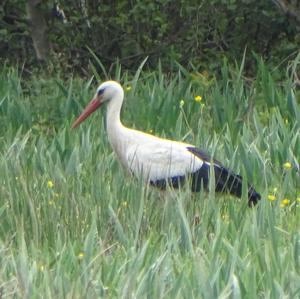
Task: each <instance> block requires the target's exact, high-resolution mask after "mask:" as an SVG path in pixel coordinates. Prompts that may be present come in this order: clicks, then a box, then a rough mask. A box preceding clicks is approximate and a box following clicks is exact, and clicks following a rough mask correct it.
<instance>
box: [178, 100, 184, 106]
mask: <svg viewBox="0 0 300 299" xmlns="http://www.w3.org/2000/svg"><path fill="white" fill-rule="evenodd" d="M183 105H184V100H181V101H180V102H179V106H180V108H182V107H183Z"/></svg>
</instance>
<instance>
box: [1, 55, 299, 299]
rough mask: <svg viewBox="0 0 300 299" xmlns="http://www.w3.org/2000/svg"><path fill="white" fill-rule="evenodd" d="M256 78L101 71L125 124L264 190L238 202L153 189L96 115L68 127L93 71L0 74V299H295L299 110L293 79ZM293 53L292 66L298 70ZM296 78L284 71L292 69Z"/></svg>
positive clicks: (239, 72) (234, 72)
mask: <svg viewBox="0 0 300 299" xmlns="http://www.w3.org/2000/svg"><path fill="white" fill-rule="evenodd" d="M257 64H258V67H257V69H258V71H257V74H256V76H255V79H253V80H251V81H249V79H248V78H245V77H244V76H243V63H242V64H241V66H239V67H230V66H228V65H227V64H226V63H224V64H223V66H222V68H221V71H222V79H221V80H217V79H216V78H215V77H214V76H213V75H212V74H210V73H207V72H204V73H199V72H197V71H192V72H188V71H187V70H186V69H184V68H183V67H181V66H179V67H178V69H177V72H174V73H173V75H171V76H166V75H164V74H163V72H162V71H161V70H158V71H156V72H141V70H140V69H139V71H138V72H137V73H136V75H135V77H130V76H128V75H127V74H126V73H123V75H122V76H121V75H120V74H121V73H122V72H121V69H120V66H116V68H115V69H114V70H111V71H110V72H108V75H107V77H112V78H114V79H116V80H120V81H121V82H122V84H123V85H124V87H125V90H126V102H125V107H124V109H123V114H122V117H123V120H124V123H125V124H127V125H128V126H132V127H136V128H139V129H141V130H144V131H147V132H153V133H154V134H156V135H160V136H168V137H170V138H174V139H178V140H184V141H187V142H191V143H194V144H196V145H198V146H199V147H201V148H203V149H205V150H207V151H208V152H210V153H211V154H213V155H215V156H216V157H217V158H218V159H220V160H222V161H224V164H225V165H228V166H229V167H232V168H233V169H235V170H236V171H237V172H239V173H241V174H242V175H243V176H244V177H245V179H246V181H248V182H251V183H253V184H254V185H255V186H256V188H257V189H258V191H260V192H261V194H262V200H261V202H260V204H259V206H258V207H257V208H253V209H249V208H248V207H247V200H246V198H244V199H243V200H240V201H239V200H237V199H235V198H231V197H230V196H226V195H224V196H217V195H215V194H214V193H213V192H210V193H208V194H207V193H200V194H196V195H192V194H191V193H190V192H189V190H188V189H183V190H180V191H179V192H175V191H173V190H168V191H167V192H166V193H164V194H162V193H160V192H159V191H157V190H156V189H153V188H149V187H147V186H144V185H142V184H141V183H140V182H139V181H137V180H135V179H133V178H131V177H128V176H126V175H124V174H123V173H122V172H121V171H120V166H119V165H118V162H117V161H116V159H115V156H114V154H113V153H112V151H111V149H110V147H109V145H108V141H107V138H106V134H105V128H104V125H103V124H104V123H103V120H102V119H103V112H102V113H101V112H99V113H97V114H96V115H95V116H93V117H91V119H89V121H87V122H86V123H85V124H84V125H82V126H81V127H80V128H79V129H77V130H75V131H72V130H70V122H71V121H72V120H73V119H74V117H75V116H76V115H78V113H79V112H80V111H81V109H82V107H83V106H84V105H85V103H86V102H87V101H88V100H89V98H90V97H91V96H92V94H93V92H94V88H95V86H96V82H95V81H99V80H100V79H101V80H105V75H104V74H103V73H101V74H98V73H97V72H96V69H97V67H94V68H93V69H94V71H95V73H94V76H95V78H96V79H97V80H94V78H92V79H91V80H90V81H89V82H85V81H83V80H82V79H80V78H77V77H74V78H70V79H69V80H68V81H64V80H63V79H61V78H60V77H59V76H57V78H53V77H51V78H45V77H44V78H43V77H39V78H31V80H29V81H23V80H22V76H24V75H23V74H22V72H20V71H16V70H15V69H13V68H9V67H4V69H3V71H2V72H1V74H0V76H1V80H0V130H1V133H0V136H1V137H0V180H1V185H0V217H1V222H0V252H1V254H0V264H1V269H0V286H1V288H0V294H1V296H2V297H3V298H9V297H14V298H41V297H43V298H99V297H105V298H145V297H148V298H257V297H260V298H283V297H289V298H296V297H298V296H299V292H300V290H299V285H300V234H299V225H300V213H299V209H300V189H299V184H300V183H299V182H300V180H299V157H300V139H299V136H300V135H299V129H300V123H299V121H300V117H299V113H300V110H299V109H300V106H299V102H298V101H297V100H296V99H297V97H299V91H297V90H296V86H295V85H294V83H293V82H294V77H292V76H291V75H287V77H286V78H285V80H284V81H282V82H280V84H279V82H277V81H276V76H275V75H274V74H275V73H274V72H272V71H271V70H269V69H268V67H267V66H266V65H265V64H264V63H263V62H261V61H259V60H258V62H257ZM297 65H298V60H295V61H294V63H293V65H291V68H290V69H293V68H294V69H295V68H296V67H297ZM291 73H293V72H287V74H291Z"/></svg>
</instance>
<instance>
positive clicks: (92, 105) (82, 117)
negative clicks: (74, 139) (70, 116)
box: [72, 98, 102, 129]
mask: <svg viewBox="0 0 300 299" xmlns="http://www.w3.org/2000/svg"><path fill="white" fill-rule="evenodd" d="M101 104H102V103H101V102H100V100H99V99H98V98H94V99H92V100H91V102H90V103H89V104H88V105H87V106H86V107H85V109H84V110H83V112H82V113H81V114H80V115H79V117H78V118H77V119H76V120H75V121H74V123H73V125H72V129H74V128H76V127H77V126H79V125H80V123H82V122H83V121H84V120H85V119H86V118H87V117H88V116H89V115H90V114H92V113H93V112H94V111H95V110H97V109H98V108H99V107H100V106H101Z"/></svg>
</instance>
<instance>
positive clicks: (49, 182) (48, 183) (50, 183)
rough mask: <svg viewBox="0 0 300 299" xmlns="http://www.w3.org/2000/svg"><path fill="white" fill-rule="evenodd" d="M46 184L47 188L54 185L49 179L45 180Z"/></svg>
mask: <svg viewBox="0 0 300 299" xmlns="http://www.w3.org/2000/svg"><path fill="white" fill-rule="evenodd" d="M47 186H48V188H53V187H54V183H53V182H52V181H51V180H49V181H48V182H47Z"/></svg>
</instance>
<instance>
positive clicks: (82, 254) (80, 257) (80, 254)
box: [77, 251, 84, 260]
mask: <svg viewBox="0 0 300 299" xmlns="http://www.w3.org/2000/svg"><path fill="white" fill-rule="evenodd" d="M77 257H78V258H79V259H80V260H82V259H83V258H84V252H82V251H81V252H79V254H78V256H77Z"/></svg>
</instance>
